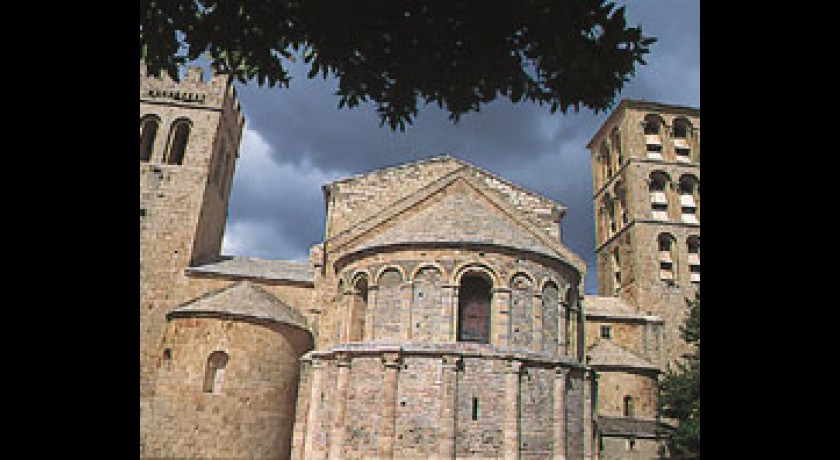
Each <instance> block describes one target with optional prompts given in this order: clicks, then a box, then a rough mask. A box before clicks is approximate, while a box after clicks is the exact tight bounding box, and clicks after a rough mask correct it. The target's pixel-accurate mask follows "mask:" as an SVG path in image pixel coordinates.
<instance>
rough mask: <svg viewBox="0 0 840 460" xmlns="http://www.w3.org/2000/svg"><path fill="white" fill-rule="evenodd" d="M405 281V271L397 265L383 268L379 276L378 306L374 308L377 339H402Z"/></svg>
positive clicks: (377, 282) (375, 335) (377, 281)
mask: <svg viewBox="0 0 840 460" xmlns="http://www.w3.org/2000/svg"><path fill="white" fill-rule="evenodd" d="M404 281H405V271H404V270H403V269H402V268H400V267H399V266H396V265H388V266H386V267H383V269H381V270H380V271H379V273H378V275H377V280H376V286H377V288H376V305H375V306H374V307H373V310H374V314H373V336H374V337H375V338H376V339H384V340H401V339H402V332H403V324H402V315H401V312H402V292H403V286H404V284H405V283H404Z"/></svg>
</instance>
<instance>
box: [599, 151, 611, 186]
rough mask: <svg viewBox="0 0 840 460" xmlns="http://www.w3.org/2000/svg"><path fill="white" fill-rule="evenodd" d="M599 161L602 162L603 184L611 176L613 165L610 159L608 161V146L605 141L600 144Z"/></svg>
mask: <svg viewBox="0 0 840 460" xmlns="http://www.w3.org/2000/svg"><path fill="white" fill-rule="evenodd" d="M601 161H602V162H603V168H604V182H606V181H607V180H609V178H610V177H612V174H613V164H612V159H610V146H609V144H607V142H606V141H604V142H603V143H601Z"/></svg>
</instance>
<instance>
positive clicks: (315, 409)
mask: <svg viewBox="0 0 840 460" xmlns="http://www.w3.org/2000/svg"><path fill="white" fill-rule="evenodd" d="M302 368H303V369H304V371H303V372H304V373H305V374H307V375H305V376H304V377H303V378H302V379H301V382H302V383H301V388H300V394H308V395H310V396H309V401H308V408H307V410H306V411H305V413H301V412H299V413H298V417H297V419H296V426H295V433H296V435H295V440H296V443H295V445H294V447H293V452H292V458H294V459H318V458H345V459H354V458H371V457H375V458H391V456H393V458H475V459H478V458H485V459H486V458H511V456H518V458H532V459H537V458H546V457H551V456H555V458H557V457H558V456H559V455H560V454H561V453H564V454H565V455H566V457H565V458H569V459H582V458H589V457H588V456H587V455H592V452H593V449H594V446H593V445H592V430H591V429H586V423H585V421H584V420H585V419H588V420H590V421H591V418H590V417H587V416H585V413H586V411H591V399H590V398H589V394H591V392H590V391H588V390H585V386H586V385H589V384H590V382H591V380H589V379H588V378H586V379H585V378H584V375H585V374H584V371H583V369H582V368H580V367H579V366H577V365H575V364H574V362H573V361H571V360H566V359H546V358H539V357H537V356H536V355H534V356H528V355H524V354H511V353H510V352H506V351H503V350H502V349H499V348H498V347H493V346H492V345H477V344H463V343H459V344H449V345H433V344H427V345H419V344H418V345H405V344H403V345H397V344H384V343H378V344H377V343H365V342H360V343H355V344H347V345H342V346H337V347H333V348H331V349H328V350H321V351H315V352H312V353H309V354H308V355H307V356H306V357H305V358H304V365H303V367H302ZM587 372H588V371H587ZM558 398H561V399H562V400H558ZM586 453H588V454H586Z"/></svg>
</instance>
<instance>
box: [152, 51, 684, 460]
mask: <svg viewBox="0 0 840 460" xmlns="http://www.w3.org/2000/svg"><path fill="white" fill-rule="evenodd" d="M243 126H244V118H243V115H242V113H241V111H240V107H239V102H238V100H237V97H236V94H235V90H234V87H233V85H232V84H231V82H230V80H229V78H228V77H226V76H223V75H210V76H204V75H203V74H202V72H201V70H199V69H195V68H190V69H188V70H187V71H186V74H185V75H184V77H183V78H182V79H181V81H180V82H174V81H172V80H170V79H168V78H167V77H166V76H162V77H160V78H152V77H149V76H148V75H147V74H146V70H145V67H144V66H143V65H142V64H141V66H140V457H141V458H172V457H176V458H277V459H288V458H292V459H299V460H303V459H306V460H308V459H326V458H329V459H339V458H341V459H361V458H379V459H384V458H403V459H415V458H416V459H426V458H450V459H455V458H459V459H460V458H464V459H466V458H474V459H478V458H481V459H487V458H506V459H546V458H555V459H569V460H571V459H592V458H604V459H607V458H652V457H655V456H657V455H661V454H662V451H661V444H662V443H661V439H662V435H663V433H664V430H667V427H668V425H667V423H664V421H661V420H657V419H656V407H655V402H656V401H655V398H656V379H657V376H658V375H659V373H660V372H661V371H662V370H663V369H664V368H665V365H666V363H667V362H669V361H670V360H673V359H675V358H677V357H678V356H679V354H680V353H681V352H682V350H683V348H681V347H683V346H684V344H683V345H681V341H680V339H679V336H678V329H679V325H680V324H682V318H683V316H682V315H683V314H684V310H685V308H684V306H685V301H684V299H685V298H686V297H693V292H694V290H695V289H697V288H698V287H699V109H692V108H685V107H676V106H667V105H663V104H656V103H649V102H641V101H622V103H621V104H619V106H618V107H617V108H616V110H615V111H614V113H613V114H612V115H611V116H610V117H609V118H608V119H607V121H606V122H605V124H604V126H602V128H601V129H600V130H599V131H598V133H595V135H594V137H593V138H592V141H591V142H590V145H589V147H588V148H589V149H590V151H591V158H592V165H593V179H594V180H593V185H594V187H595V190H594V191H593V205H594V206H595V210H596V213H595V215H596V254H597V257H598V259H597V270H598V272H597V273H598V279H599V283H598V286H599V292H598V295H597V296H586V295H584V290H583V278H584V273H585V270H586V264H585V263H584V261H583V260H582V259H581V258H580V257H579V256H578V255H576V254H574V253H573V252H572V251H571V250H569V249H568V248H567V247H566V246H565V245H564V244H563V238H562V235H561V231H560V228H561V226H560V221H561V219H562V218H563V216H564V215H565V214H566V212H574V211H573V210H567V208H566V207H564V206H563V205H562V204H560V203H557V202H554V201H553V200H550V199H548V198H546V197H543V196H541V195H539V194H536V193H533V192H530V191H528V190H525V189H523V188H522V187H520V186H518V185H516V184H513V183H511V182H509V181H507V180H506V179H504V178H502V177H499V176H497V175H494V174H492V173H490V172H487V171H485V170H483V169H481V168H479V167H477V166H475V165H472V164H469V163H467V162H464V161H462V160H459V159H457V158H455V157H452V156H448V155H444V156H436V157H430V158H427V159H424V160H420V161H416V162H412V163H407V164H403V165H397V166H392V167H387V168H384V169H379V170H375V171H371V172H368V173H363V174H359V175H356V176H352V177H347V178H344V179H340V180H336V181H334V182H331V183H327V184H324V185H323V187H322V191H323V196H324V202H325V205H326V222H325V227H324V228H325V231H324V240H323V241H322V242H320V243H319V244H316V245H314V246H312V247H311V248H310V250H309V260H308V261H307V262H297V261H285V260H264V259H257V258H252V257H230V256H225V255H222V254H221V243H222V237H223V231H224V227H225V221H226V216H227V206H228V198H229V194H230V186H231V183H232V177H233V174H234V171H235V166H236V161H237V158H238V157H239V144H240V140H241V135H242V130H243ZM675 331H676V332H675Z"/></svg>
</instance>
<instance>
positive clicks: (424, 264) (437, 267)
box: [408, 262, 446, 281]
mask: <svg viewBox="0 0 840 460" xmlns="http://www.w3.org/2000/svg"><path fill="white" fill-rule="evenodd" d="M427 268H434V269H435V270H437V271H438V272H439V273H440V274H441V276H442V277H444V278H445V277H446V270H445V269H444V268H443V265H441V264H439V263H437V262H420V263H418V264H417V266H415V267H414V269H413V270H412V271H411V276H410V277H409V278H408V279H409V280H411V281H414V280H415V279H417V274H418V273H420V271H421V270H424V269H427Z"/></svg>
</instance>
